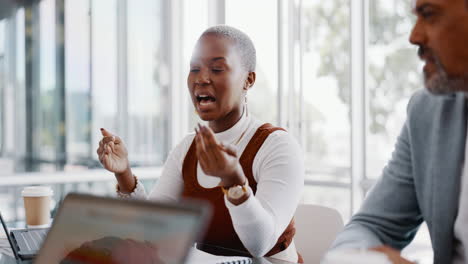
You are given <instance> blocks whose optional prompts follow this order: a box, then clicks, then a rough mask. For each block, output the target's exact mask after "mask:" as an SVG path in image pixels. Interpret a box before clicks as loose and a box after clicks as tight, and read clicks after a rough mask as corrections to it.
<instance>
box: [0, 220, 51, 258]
mask: <svg viewBox="0 0 468 264" xmlns="http://www.w3.org/2000/svg"><path fill="white" fill-rule="evenodd" d="M0 221H1V222H2V226H3V229H4V230H5V234H6V236H7V238H8V242H9V243H10V246H11V250H12V251H13V254H14V255H15V258H16V259H21V260H26V259H32V258H34V256H36V254H37V251H39V248H40V247H41V245H42V242H43V241H44V238H45V237H46V234H47V232H48V230H49V229H48V228H35V229H32V228H31V229H14V230H8V228H7V226H6V223H5V221H4V219H3V217H2V214H1V213H0Z"/></svg>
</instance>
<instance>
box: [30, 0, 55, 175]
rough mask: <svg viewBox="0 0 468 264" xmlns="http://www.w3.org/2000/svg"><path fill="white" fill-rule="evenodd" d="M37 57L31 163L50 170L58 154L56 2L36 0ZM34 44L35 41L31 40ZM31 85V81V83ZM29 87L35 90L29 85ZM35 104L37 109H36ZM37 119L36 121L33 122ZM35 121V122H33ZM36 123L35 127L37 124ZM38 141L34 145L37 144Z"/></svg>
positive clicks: (35, 62)
mask: <svg viewBox="0 0 468 264" xmlns="http://www.w3.org/2000/svg"><path fill="white" fill-rule="evenodd" d="M39 28H40V29H39V32H40V33H39V43H38V44H39V57H38V58H34V57H33V58H32V64H33V67H36V65H37V66H38V67H39V69H34V68H33V79H35V80H37V79H36V78H35V77H34V75H35V74H36V73H38V74H39V77H38V79H39V97H38V98H37V97H36V98H34V99H33V100H34V101H36V100H37V101H36V102H35V103H37V105H33V108H35V109H39V115H36V116H34V118H33V127H34V128H35V129H37V131H36V132H35V133H36V135H38V138H37V140H36V141H35V142H34V143H33V144H35V146H34V151H37V154H36V155H34V156H33V159H34V162H37V163H38V164H40V168H41V169H53V166H51V164H53V163H54V162H55V161H56V159H57V158H58V157H57V154H58V153H57V150H58V144H59V140H58V132H59V131H58V128H59V123H58V122H59V120H58V111H59V110H58V109H57V103H58V100H62V98H58V96H57V89H58V87H57V85H56V82H55V81H56V67H55V66H56V65H55V60H56V54H55V51H56V43H55V1H54V0H43V1H41V2H40V3H39ZM34 42H35V40H34V39H33V46H35V45H36V44H35V43H34ZM33 85H34V84H33ZM31 89H35V88H33V87H31ZM36 107H37V108H36ZM36 122H37V123H36ZM34 123H35V124H34ZM36 125H37V126H36ZM36 144H37V145H36Z"/></svg>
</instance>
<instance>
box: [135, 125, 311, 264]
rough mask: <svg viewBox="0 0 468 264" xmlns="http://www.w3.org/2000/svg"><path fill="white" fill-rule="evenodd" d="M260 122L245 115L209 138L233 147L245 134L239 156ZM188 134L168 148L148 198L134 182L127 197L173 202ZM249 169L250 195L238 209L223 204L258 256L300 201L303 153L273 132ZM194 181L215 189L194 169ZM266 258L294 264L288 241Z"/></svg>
mask: <svg viewBox="0 0 468 264" xmlns="http://www.w3.org/2000/svg"><path fill="white" fill-rule="evenodd" d="M262 124H263V123H261V122H260V121H258V120H256V119H255V118H253V117H251V116H243V117H242V118H241V119H240V120H239V121H238V122H237V123H236V124H235V125H234V126H233V127H231V128H230V129H228V130H226V131H223V132H221V133H217V134H215V137H216V139H217V140H218V141H219V142H222V143H224V144H234V142H236V141H238V140H239V138H240V137H241V135H242V134H243V133H244V131H245V134H244V136H242V138H241V140H240V141H239V143H238V144H237V146H236V147H237V149H238V153H239V156H240V155H241V153H242V152H243V151H244V149H245V147H246V146H247V144H248V143H249V141H250V139H251V138H252V136H253V135H254V133H255V132H256V131H257V129H258V128H259V127H260V126H261V125H262ZM194 136H195V134H194V133H191V134H189V135H187V136H186V137H185V138H184V139H183V140H182V142H180V143H179V144H178V145H177V146H176V147H175V149H174V150H172V152H171V153H170V154H169V157H168V158H167V160H166V163H165V164H164V168H163V171H162V175H161V177H160V178H159V180H158V181H157V183H156V185H155V186H154V188H153V189H152V190H151V192H150V194H149V195H148V196H147V195H146V192H145V190H144V187H143V185H142V184H140V183H138V184H137V188H136V190H135V191H134V192H133V193H132V194H131V197H134V198H140V199H150V200H159V201H176V200H178V199H179V197H180V195H181V193H182V190H183V186H184V182H183V178H182V164H183V161H184V158H185V155H186V153H187V151H188V149H189V147H190V145H191V144H192V141H193V138H194ZM252 166H253V168H252V171H253V176H254V178H255V181H256V182H257V192H256V194H255V196H254V195H251V196H250V197H249V198H248V199H247V201H245V202H244V203H242V204H240V205H238V206H235V205H233V204H232V203H231V202H229V200H227V199H225V203H226V207H227V208H228V210H229V213H230V215H231V219H232V222H233V225H234V229H235V231H236V233H237V235H238V236H239V238H240V240H241V241H242V243H243V245H244V246H245V247H246V249H247V250H249V252H250V253H251V254H252V255H253V256H264V255H265V254H266V253H267V252H268V251H270V249H271V248H272V247H273V246H274V245H275V243H276V241H277V240H278V238H279V236H280V235H281V234H282V233H283V232H284V230H285V229H286V227H287V226H288V224H289V222H290V221H291V219H292V217H293V215H294V213H295V210H296V207H297V205H298V204H299V201H300V199H301V196H302V191H303V187H304V171H305V170H304V160H303V153H302V150H301V148H300V146H299V144H298V143H297V142H296V140H295V139H294V138H293V137H292V136H291V135H290V134H288V133H287V132H284V131H275V132H273V133H272V134H270V135H269V136H268V138H267V139H266V140H265V142H264V144H263V145H262V147H261V148H260V149H259V151H258V153H257V155H256V156H255V159H254V161H253V165H252ZM197 179H198V182H199V183H200V185H201V186H203V187H205V188H213V187H216V186H218V184H219V183H220V181H221V180H220V178H218V177H213V176H208V175H206V174H205V173H204V172H203V170H202V169H201V167H200V166H199V165H198V166H197ZM250 191H251V190H250ZM251 193H252V192H251ZM272 257H274V258H278V259H281V260H285V261H290V262H297V260H298V255H297V252H296V247H295V245H294V242H293V243H291V245H290V246H289V247H288V248H287V249H286V250H284V251H282V252H280V253H278V254H276V255H274V256H272Z"/></svg>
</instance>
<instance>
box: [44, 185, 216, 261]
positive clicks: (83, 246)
mask: <svg viewBox="0 0 468 264" xmlns="http://www.w3.org/2000/svg"><path fill="white" fill-rule="evenodd" d="M209 216H210V208H209V206H208V205H207V204H204V203H194V202H181V203H161V202H149V201H135V200H131V201H130V200H121V199H116V198H108V197H97V196H91V195H83V194H69V195H68V196H67V197H66V198H65V200H64V201H63V204H62V206H61V207H60V209H59V211H58V213H57V215H56V217H55V219H54V222H53V224H52V227H51V229H50V231H49V233H48V235H47V237H46V239H45V241H44V243H43V246H42V248H41V249H40V251H39V254H38V256H37V258H36V259H35V263H38V264H53V263H60V264H82V263H166V264H172V263H174V264H176V263H177V264H181V263H184V262H185V260H186V258H187V255H188V253H189V251H190V248H191V247H192V246H193V244H194V242H195V240H196V239H197V238H198V237H199V236H200V235H202V234H203V233H204V229H205V223H207V221H208V217H209Z"/></svg>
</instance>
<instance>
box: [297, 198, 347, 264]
mask: <svg viewBox="0 0 468 264" xmlns="http://www.w3.org/2000/svg"><path fill="white" fill-rule="evenodd" d="M294 218H295V226H296V235H295V236H294V243H295V244H296V248H297V251H298V252H299V253H300V254H301V255H302V257H303V258H304V262H305V263H320V260H321V259H322V257H323V256H324V255H325V253H326V252H327V250H328V249H329V247H330V246H331V244H332V243H333V241H334V240H335V237H336V235H337V234H338V232H340V231H341V230H342V229H343V220H342V218H341V215H340V213H338V211H336V210H335V209H332V208H328V207H324V206H319V205H312V204H300V205H299V207H298V208H297V210H296V214H295V216H294Z"/></svg>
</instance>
